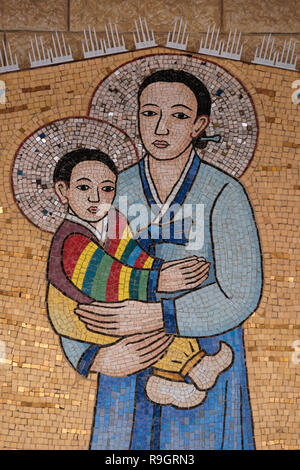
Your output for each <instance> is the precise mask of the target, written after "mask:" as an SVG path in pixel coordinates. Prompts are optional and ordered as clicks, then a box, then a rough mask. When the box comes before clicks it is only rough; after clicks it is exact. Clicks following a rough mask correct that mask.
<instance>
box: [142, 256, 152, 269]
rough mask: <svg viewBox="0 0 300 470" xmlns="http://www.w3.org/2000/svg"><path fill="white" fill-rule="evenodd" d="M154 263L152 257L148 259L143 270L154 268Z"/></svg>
mask: <svg viewBox="0 0 300 470" xmlns="http://www.w3.org/2000/svg"><path fill="white" fill-rule="evenodd" d="M153 263H154V258H151V256H149V257H148V259H146V261H145V263H144V266H143V269H150V268H152V264H153Z"/></svg>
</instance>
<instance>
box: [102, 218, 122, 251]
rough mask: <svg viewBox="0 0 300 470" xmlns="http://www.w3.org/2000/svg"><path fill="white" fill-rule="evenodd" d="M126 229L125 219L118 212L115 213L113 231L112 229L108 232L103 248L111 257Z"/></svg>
mask: <svg viewBox="0 0 300 470" xmlns="http://www.w3.org/2000/svg"><path fill="white" fill-rule="evenodd" d="M126 227H127V221H126V218H125V217H124V216H122V215H121V214H120V213H119V212H116V218H115V227H114V229H115V230H114V229H113V228H112V227H111V228H110V229H109V230H108V239H107V241H106V243H105V246H104V248H105V250H106V251H107V252H108V253H109V254H110V255H111V256H115V254H116V251H117V249H118V247H119V244H120V241H121V237H122V235H123V233H124V230H125V228H126Z"/></svg>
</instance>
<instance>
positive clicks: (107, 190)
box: [102, 186, 115, 193]
mask: <svg viewBox="0 0 300 470" xmlns="http://www.w3.org/2000/svg"><path fill="white" fill-rule="evenodd" d="M114 190H115V188H114V187H113V186H103V188H102V191H105V192H106V193H111V192H112V191H114Z"/></svg>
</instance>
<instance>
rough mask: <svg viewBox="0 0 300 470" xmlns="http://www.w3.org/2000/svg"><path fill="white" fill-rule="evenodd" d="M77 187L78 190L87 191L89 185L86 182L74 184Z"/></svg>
mask: <svg viewBox="0 0 300 470" xmlns="http://www.w3.org/2000/svg"><path fill="white" fill-rule="evenodd" d="M76 188H77V189H80V191H87V190H88V189H90V187H89V186H88V185H87V184H80V185H79V186H76Z"/></svg>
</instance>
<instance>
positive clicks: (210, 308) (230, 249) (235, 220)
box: [163, 180, 262, 336]
mask: <svg viewBox="0 0 300 470" xmlns="http://www.w3.org/2000/svg"><path fill="white" fill-rule="evenodd" d="M211 230H212V239H213V254H214V261H215V272H216V282H215V283H213V284H210V285H207V286H205V287H203V288H201V289H199V290H194V291H192V292H190V293H187V294H186V295H183V296H182V297H180V298H177V299H176V300H174V301H173V300H165V301H163V310H164V317H165V318H168V328H167V330H168V332H171V333H176V334H180V335H182V336H211V335H216V334H220V333H223V332H225V331H227V330H230V329H232V328H235V327H236V326H238V325H239V324H241V323H242V322H243V321H245V320H246V319H247V318H248V317H249V315H251V313H253V311H254V310H255V309H256V307H257V305H258V303H259V300H260V296H261V289H262V260H261V250H260V243H259V237H258V232H257V228H256V224H255V220H254V216H253V211H252V208H251V205H250V202H249V199H248V197H247V194H246V192H245V190H244V188H243V186H242V185H241V184H240V183H238V182H236V181H235V180H234V181H233V182H231V183H229V184H227V185H225V186H224V187H223V189H222V191H221V192H220V193H219V196H218V198H217V200H216V202H215V206H214V209H213V212H212V216H211Z"/></svg>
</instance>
